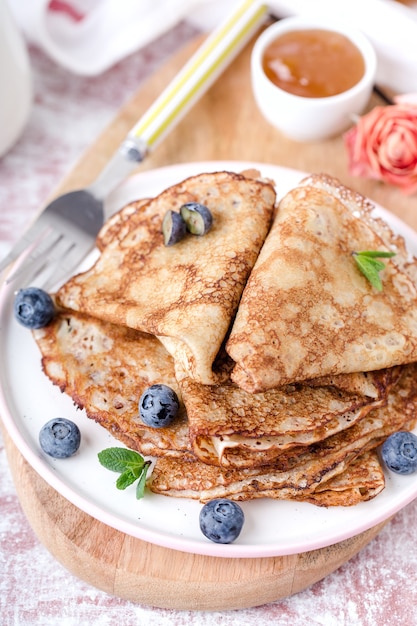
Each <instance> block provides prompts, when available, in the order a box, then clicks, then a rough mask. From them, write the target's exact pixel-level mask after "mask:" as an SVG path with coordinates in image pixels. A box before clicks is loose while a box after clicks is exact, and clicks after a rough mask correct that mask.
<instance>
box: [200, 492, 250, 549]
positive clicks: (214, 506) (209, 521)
mask: <svg viewBox="0 0 417 626" xmlns="http://www.w3.org/2000/svg"><path fill="white" fill-rule="evenodd" d="M244 521H245V516H244V514H243V511H242V509H241V508H240V506H239V505H238V504H236V502H232V500H227V499H225V498H218V499H215V500H210V502H207V504H205V505H204V506H203V508H202V509H201V511H200V529H201V532H202V533H203V535H204V536H205V537H207V539H210V541H214V542H215V543H232V541H234V540H235V539H237V537H238V536H239V535H240V531H241V530H242V526H243V522H244Z"/></svg>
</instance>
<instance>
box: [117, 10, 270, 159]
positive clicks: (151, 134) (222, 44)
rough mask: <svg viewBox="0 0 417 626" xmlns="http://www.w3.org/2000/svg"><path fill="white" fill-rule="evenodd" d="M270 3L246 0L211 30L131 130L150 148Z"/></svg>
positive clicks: (242, 42)
mask: <svg viewBox="0 0 417 626" xmlns="http://www.w3.org/2000/svg"><path fill="white" fill-rule="evenodd" d="M266 12H267V5H266V4H264V3H260V2H259V0H245V1H244V2H242V3H240V4H239V5H238V7H237V8H236V9H235V10H234V11H233V13H232V14H231V15H230V16H229V17H227V19H226V20H225V21H224V22H223V23H221V24H220V25H219V26H218V27H217V28H216V30H215V31H213V32H212V33H211V35H209V36H208V37H207V39H206V41H205V42H204V43H203V44H202V46H200V48H199V49H198V50H197V52H195V54H194V55H193V56H192V57H191V58H190V60H189V61H188V62H187V63H186V65H185V66H184V67H183V68H182V70H181V71H180V72H179V74H177V76H176V77H175V78H174V79H173V80H172V81H171V83H170V84H169V85H168V86H167V87H166V89H165V90H164V91H163V92H162V93H161V95H160V96H159V98H157V100H156V101H155V102H154V104H153V105H152V106H151V107H150V109H148V111H147V112H146V113H145V114H144V115H143V117H142V118H141V119H140V120H139V122H138V123H137V124H136V125H135V126H134V128H133V129H132V130H131V132H130V133H129V137H131V138H136V140H140V142H141V143H144V144H145V145H146V146H147V148H148V149H149V150H150V149H152V148H154V147H155V146H156V144H157V143H159V142H160V141H161V140H162V139H163V137H164V136H165V135H166V134H167V133H168V132H169V131H170V130H171V128H172V127H173V125H174V124H177V123H178V122H179V121H180V119H181V118H182V117H183V116H184V115H185V114H186V113H187V111H188V110H189V109H190V108H191V107H192V106H193V104H194V103H195V102H196V100H197V99H198V98H200V97H201V96H202V95H203V93H204V92H205V91H207V89H208V88H209V87H210V85H212V84H213V83H214V81H215V80H216V79H217V78H218V76H219V75H220V74H221V72H222V71H223V70H224V69H225V68H226V66H227V65H228V64H229V63H230V62H231V61H232V60H233V59H234V58H235V56H236V55H237V54H238V52H239V51H240V50H241V49H242V48H243V47H244V45H245V44H246V43H247V42H248V41H249V39H250V37H251V36H252V35H253V34H254V32H255V31H256V29H257V28H258V27H259V25H260V24H261V22H262V21H263V20H264V19H265V16H266Z"/></svg>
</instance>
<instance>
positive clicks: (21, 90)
mask: <svg viewBox="0 0 417 626" xmlns="http://www.w3.org/2000/svg"><path fill="white" fill-rule="evenodd" d="M31 104H32V80H31V71H30V64H29V58H28V53H27V50H26V45H25V42H24V40H23V37H22V35H21V33H20V31H19V30H18V28H17V26H16V24H15V22H14V19H13V17H12V15H11V12H10V8H9V5H8V2H7V0H0V157H2V156H3V155H4V154H5V153H6V152H7V151H8V150H9V149H10V148H11V147H12V146H13V145H14V143H15V142H16V141H17V140H18V138H19V137H20V135H21V133H22V131H23V129H24V127H25V124H26V122H27V119H28V117H29V113H30V109H31Z"/></svg>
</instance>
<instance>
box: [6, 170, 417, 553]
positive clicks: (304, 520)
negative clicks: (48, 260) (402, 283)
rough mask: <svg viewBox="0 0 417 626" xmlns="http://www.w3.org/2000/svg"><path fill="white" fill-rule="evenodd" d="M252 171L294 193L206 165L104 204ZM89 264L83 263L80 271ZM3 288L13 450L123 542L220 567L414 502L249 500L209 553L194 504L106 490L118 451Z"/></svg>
mask: <svg viewBox="0 0 417 626" xmlns="http://www.w3.org/2000/svg"><path fill="white" fill-rule="evenodd" d="M247 167H257V168H258V169H259V170H260V171H261V172H262V174H263V175H264V176H268V177H271V178H273V179H274V180H275V181H276V185H277V191H278V194H279V196H282V195H283V194H284V193H286V192H287V191H288V190H289V189H290V188H292V187H294V186H295V185H296V184H297V183H298V182H299V180H300V179H301V178H302V177H303V176H304V174H303V173H302V172H297V171H294V170H289V169H284V168H280V167H276V166H272V165H266V164H253V163H240V162H239V163H236V162H208V163H191V164H182V165H177V166H172V167H166V168H161V169H158V170H154V171H150V172H144V173H141V174H139V175H136V176H134V177H133V178H132V179H130V180H128V181H127V182H126V183H125V184H124V185H122V187H121V188H119V189H118V190H117V191H116V192H114V193H113V194H112V196H111V197H110V198H109V207H110V208H111V209H112V210H116V209H118V208H120V207H121V206H123V205H124V204H125V203H126V202H128V201H129V200H132V199H137V198H140V197H149V196H154V195H155V194H157V193H158V192H160V191H162V190H163V189H164V188H165V187H167V186H168V185H170V184H174V183H176V182H179V181H181V180H182V179H184V178H186V177H187V176H189V175H193V174H197V173H200V172H204V171H214V170H221V169H229V170H233V171H240V170H242V169H245V168H247ZM377 212H378V213H379V214H380V215H381V216H382V217H384V219H386V220H387V221H388V222H389V223H390V224H391V226H392V228H393V230H395V231H396V232H398V233H400V234H402V235H403V236H404V237H405V238H406V240H407V242H408V246H409V249H410V252H412V253H413V254H417V234H416V233H415V232H414V231H412V230H411V229H410V228H409V227H408V226H406V225H405V224H404V223H403V222H401V221H400V220H399V219H398V218H396V217H394V216H393V215H391V214H390V213H388V212H387V211H385V210H383V209H380V208H378V209H377ZM93 259H94V256H91V257H90V258H89V259H87V261H86V263H84V264H83V266H82V268H80V269H84V268H87V267H88V266H89V265H90V264H91V263H92V261H93ZM12 302H13V287H12V288H11V287H7V286H3V288H2V290H1V295H0V355H1V356H0V412H1V416H2V418H3V420H4V423H5V425H6V428H7V429H8V432H9V433H10V435H11V437H12V439H13V441H14V443H15V444H16V446H17V448H18V449H19V450H20V452H21V453H22V454H23V456H24V457H25V458H26V460H27V461H28V462H29V463H30V464H31V465H32V467H33V468H34V469H35V470H36V471H37V472H38V473H39V474H40V476H42V478H44V479H45V480H46V481H47V482H48V483H49V484H50V485H51V486H52V487H53V488H54V489H56V490H57V491H58V492H59V493H61V494H62V495H63V496H64V497H65V498H67V499H68V500H69V501H71V502H72V503H73V504H75V505H76V506H77V507H78V508H80V509H82V510H83V511H85V512H86V513H88V514H90V515H91V516H93V517H95V518H97V519H98V520H100V521H102V522H104V523H105V524H107V525H109V526H111V527H113V528H116V529H118V530H120V531H122V532H124V533H127V534H129V535H132V536H135V537H138V538H140V539H143V540H145V541H149V542H152V543H156V544H159V545H162V546H165V547H168V548H172V549H178V550H182V551H185V552H193V553H197V554H206V555H211V556H221V557H261V556H262V557H264V556H277V555H286V554H295V553H299V552H304V551H307V550H314V549H317V548H322V547H324V546H327V545H331V544H334V543H336V542H338V541H342V540H344V539H347V538H349V537H352V536H354V535H357V534H359V533H361V532H363V531H365V530H367V529H368V528H371V527H372V526H375V525H376V524H378V523H380V522H382V521H384V520H386V519H387V518H389V517H390V516H391V515H393V514H394V513H396V512H397V511H398V510H399V509H401V508H402V507H404V506H405V505H406V504H408V503H409V502H411V501H412V500H413V499H414V498H415V497H416V496H417V475H416V476H396V475H393V474H388V473H387V476H386V479H387V480H386V488H385V489H384V491H383V492H382V493H381V494H380V495H378V496H377V497H376V498H375V499H374V500H371V501H370V502H367V503H363V504H359V505H357V506H354V507H346V508H344V507H333V508H329V509H326V508H320V507H317V506H314V505H312V504H307V503H294V502H285V501H282V502H281V501H274V500H267V499H265V500H256V501H253V502H246V503H243V505H242V506H243V509H244V512H245V525H244V528H243V530H242V533H241V535H240V536H239V538H238V539H237V540H236V542H235V543H233V544H230V545H222V544H215V543H212V542H210V541H209V540H207V539H206V538H205V537H204V536H203V535H202V534H201V532H200V529H199V522H198V516H199V511H200V508H201V505H200V504H199V503H198V502H194V501H191V500H184V499H176V498H169V497H166V496H159V495H155V494H147V495H146V497H145V498H143V499H142V500H139V501H138V500H136V498H135V486H134V485H133V486H131V487H129V488H128V489H126V490H125V491H119V490H117V489H116V488H115V480H116V478H117V474H114V473H113V472H109V471H108V470H106V469H105V468H103V467H102V466H101V465H100V464H99V462H98V460H97V453H98V452H99V451H100V450H102V449H103V448H106V447H109V446H114V445H121V444H119V443H118V442H116V441H115V440H114V439H113V438H112V437H111V436H110V435H109V434H108V433H107V432H106V431H105V430H104V429H103V428H101V427H100V426H98V425H97V424H96V423H95V422H93V421H92V420H89V419H87V418H86V416H85V415H84V412H83V411H80V410H76V409H75V408H74V406H73V403H72V401H71V400H70V398H68V397H67V396H66V395H64V394H61V393H60V391H59V390H58V388H56V387H54V386H53V385H52V384H51V383H50V382H49V380H48V379H47V378H46V377H45V376H44V374H43V373H42V371H41V367H40V355H39V351H38V348H37V346H36V344H35V342H34V341H33V339H32V336H31V333H30V331H28V330H27V329H25V328H23V327H22V326H20V325H19V324H18V323H17V322H16V321H15V320H14V318H13V314H12ZM57 416H61V417H68V418H70V419H72V420H74V421H75V422H76V423H77V424H78V425H79V427H80V430H81V433H82V443H81V447H80V449H79V451H78V452H77V454H76V455H75V456H73V457H72V458H70V459H65V460H54V459H51V458H49V457H47V456H46V455H44V454H43V453H42V451H41V450H40V448H39V444H38V433H39V430H40V428H41V427H42V426H43V424H44V423H45V422H47V421H48V420H49V419H51V418H53V417H57Z"/></svg>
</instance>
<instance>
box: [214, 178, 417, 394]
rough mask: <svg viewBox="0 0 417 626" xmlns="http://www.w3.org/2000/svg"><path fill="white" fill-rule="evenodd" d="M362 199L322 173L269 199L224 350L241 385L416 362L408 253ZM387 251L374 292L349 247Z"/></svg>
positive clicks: (255, 386)
mask: <svg viewBox="0 0 417 626" xmlns="http://www.w3.org/2000/svg"><path fill="white" fill-rule="evenodd" d="M371 211H372V205H371V204H370V203H369V202H368V201H367V200H366V199H365V198H363V197H362V196H360V195H359V194H357V193H355V192H353V191H351V190H349V189H347V188H346V187H344V186H343V185H342V184H341V183H340V182H339V181H337V180H336V179H334V178H331V177H329V176H325V175H321V176H320V175H316V176H310V177H308V178H306V179H305V180H304V181H303V182H302V183H301V184H300V185H299V186H298V187H296V188H295V189H293V190H292V191H290V192H289V193H288V194H287V195H286V196H285V197H284V198H283V199H282V200H281V202H280V203H279V207H278V211H277V216H276V218H275V220H274V223H273V225H272V227H271V230H270V232H269V234H268V237H267V239H266V241H265V244H264V246H263V248H262V250H261V252H260V254H259V257H258V259H257V262H256V264H255V266H254V268H253V270H252V272H251V275H250V277H249V280H248V282H247V285H246V287H245V290H244V292H243V295H242V299H241V302H240V304H239V309H238V312H237V315H236V319H235V321H234V324H233V327H232V329H231V333H230V336H229V338H228V341H227V344H226V349H227V352H228V353H229V355H230V356H231V358H232V359H233V360H234V361H235V362H236V366H235V368H234V371H233V373H232V379H233V380H234V381H235V383H236V384H237V385H239V386H240V387H242V388H243V389H245V390H247V391H249V392H252V393H253V392H263V391H266V390H268V389H273V388H276V387H279V386H282V385H285V384H288V383H293V382H297V381H304V380H307V379H314V378H317V377H321V376H334V375H339V374H346V373H351V372H366V371H374V370H378V369H382V368H390V367H393V366H395V365H399V364H403V363H409V362H412V361H415V360H417V290H416V282H415V281H416V272H417V269H416V268H417V263H416V261H415V259H412V260H409V258H408V254H407V251H406V249H405V245H404V241H403V240H402V239H401V238H400V237H398V236H395V235H394V234H393V233H392V232H391V230H390V228H389V226H388V225H387V224H384V223H383V222H382V221H381V220H379V219H374V218H373V217H372V216H371ZM366 250H382V251H394V252H395V253H396V256H394V257H393V258H390V259H387V260H386V268H385V269H384V270H383V271H382V272H381V278H382V283H383V290H382V291H381V292H378V291H377V290H375V288H374V287H373V286H372V285H371V283H370V282H369V281H368V280H367V279H366V278H365V276H364V275H363V274H362V273H361V272H360V271H359V269H358V267H357V266H356V263H355V261H354V258H353V256H352V254H353V253H354V252H361V251H366Z"/></svg>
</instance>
